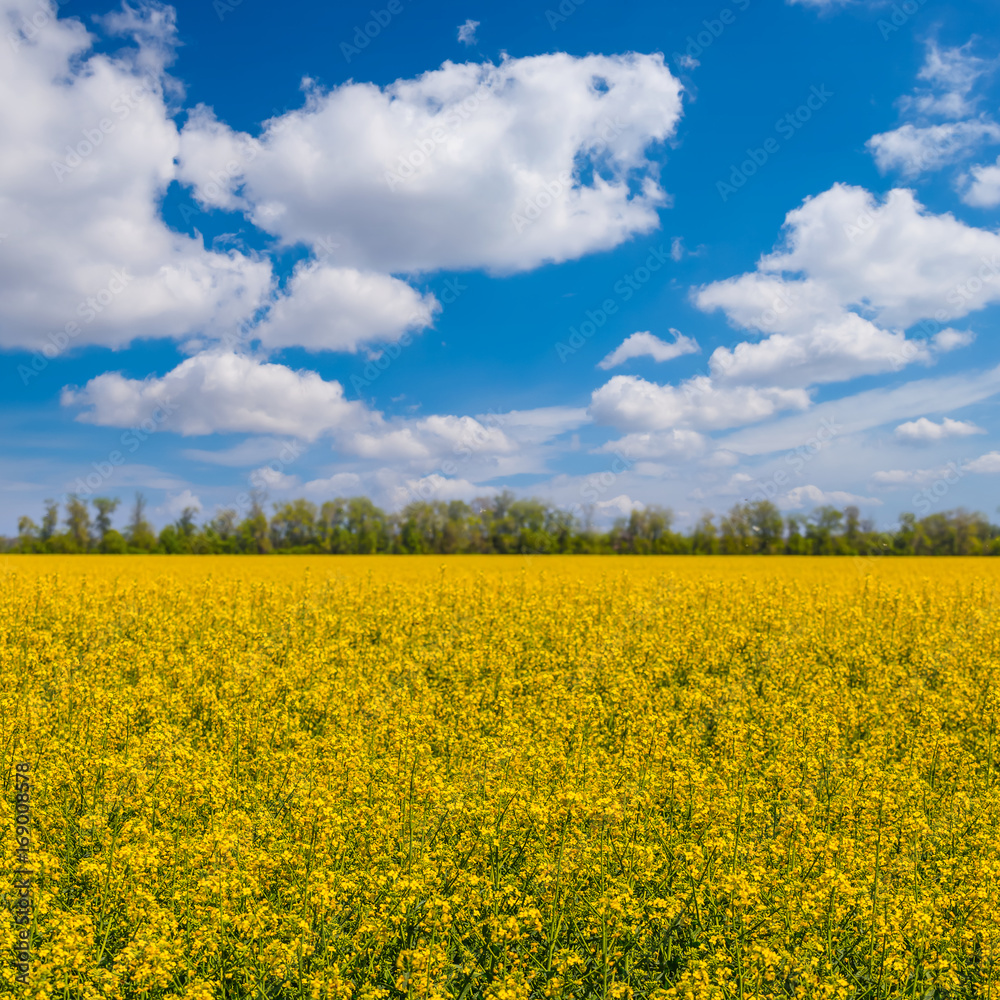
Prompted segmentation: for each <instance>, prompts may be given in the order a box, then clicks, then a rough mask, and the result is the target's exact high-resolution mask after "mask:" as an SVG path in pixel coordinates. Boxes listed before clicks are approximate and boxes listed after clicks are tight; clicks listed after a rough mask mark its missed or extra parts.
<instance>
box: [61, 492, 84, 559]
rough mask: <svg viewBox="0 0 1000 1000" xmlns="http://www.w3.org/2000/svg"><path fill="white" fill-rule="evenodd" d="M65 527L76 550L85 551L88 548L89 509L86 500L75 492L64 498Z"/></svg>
mask: <svg viewBox="0 0 1000 1000" xmlns="http://www.w3.org/2000/svg"><path fill="white" fill-rule="evenodd" d="M66 528H67V531H68V533H69V537H70V540H71V541H72V543H73V547H74V548H75V549H76V550H77V551H78V552H86V551H87V550H88V549H89V548H90V511H89V510H88V509H87V501H86V500H81V499H80V497H78V496H77V495H76V494H75V493H70V495H69V496H68V497H67V498H66Z"/></svg>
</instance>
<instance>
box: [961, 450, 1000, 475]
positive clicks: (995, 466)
mask: <svg viewBox="0 0 1000 1000" xmlns="http://www.w3.org/2000/svg"><path fill="white" fill-rule="evenodd" d="M963 469H964V470H965V471H966V472H977V473H986V474H992V473H996V472H1000V451H991V452H988V453H987V454H985V455H980V456H979V458H974V459H973V460H972V461H971V462H967V463H966V464H965V465H964V466H963Z"/></svg>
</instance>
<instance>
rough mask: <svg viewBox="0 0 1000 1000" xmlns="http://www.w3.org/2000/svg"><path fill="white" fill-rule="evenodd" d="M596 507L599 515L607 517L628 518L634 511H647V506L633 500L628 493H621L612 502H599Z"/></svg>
mask: <svg viewBox="0 0 1000 1000" xmlns="http://www.w3.org/2000/svg"><path fill="white" fill-rule="evenodd" d="M594 506H595V507H596V508H597V513H598V514H599V515H601V514H603V515H604V516H605V517H608V516H613V517H628V516H629V514H631V513H632V511H634V510H645V509H646V505H645V504H644V503H641V502H640V501H638V500H633V499H632V498H631V497H630V496H629V495H628V494H627V493H620V494H619V495H618V496H616V497H612V498H611V499H610V500H598V501H597V502H596V503H595V504H594Z"/></svg>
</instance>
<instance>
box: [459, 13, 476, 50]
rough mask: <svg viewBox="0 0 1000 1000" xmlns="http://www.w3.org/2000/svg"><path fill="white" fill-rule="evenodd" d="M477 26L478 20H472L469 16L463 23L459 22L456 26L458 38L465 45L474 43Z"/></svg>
mask: <svg viewBox="0 0 1000 1000" xmlns="http://www.w3.org/2000/svg"><path fill="white" fill-rule="evenodd" d="M478 27H479V22H478V21H473V20H472V19H471V18H470V19H469V20H468V21H466V22H465V24H460V25H459V26H458V40H459V41H460V42H462V43H463V44H465V45H475V44H476V28H478Z"/></svg>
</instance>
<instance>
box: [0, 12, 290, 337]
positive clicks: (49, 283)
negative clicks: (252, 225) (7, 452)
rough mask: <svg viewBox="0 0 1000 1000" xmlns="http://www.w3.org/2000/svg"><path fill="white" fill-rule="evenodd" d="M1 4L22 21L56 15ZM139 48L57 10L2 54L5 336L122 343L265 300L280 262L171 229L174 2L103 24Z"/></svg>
mask: <svg viewBox="0 0 1000 1000" xmlns="http://www.w3.org/2000/svg"><path fill="white" fill-rule="evenodd" d="M45 9H46V8H45V7H44V6H40V5H38V4H37V3H35V2H34V0H0V17H2V18H3V19H4V21H5V22H7V23H8V25H9V26H10V27H11V29H13V25H14V24H15V23H19V21H21V20H23V19H30V18H31V17H33V16H38V14H39V12H44V11H45ZM104 25H105V28H106V29H109V30H115V31H121V32H127V33H129V34H132V35H133V36H134V37H135V40H136V42H137V47H136V48H133V49H129V50H125V51H124V52H122V53H119V54H117V55H115V56H109V55H105V54H99V53H94V52H93V51H92V45H93V43H94V41H95V38H94V36H93V35H90V34H88V32H87V31H86V30H85V29H84V27H83V25H82V24H81V23H80V21H78V20H75V19H73V20H67V19H56V18H55V17H54V11H50V20H49V21H48V23H46V24H45V25H44V28H43V29H39V30H37V31H34V32H33V36H32V38H31V39H27V38H22V39H21V40H20V41H18V42H17V44H14V43H13V42H12V41H11V39H12V38H14V35H13V34H11V38H6V36H5V42H4V55H3V58H2V59H0V93H3V94H5V95H6V96H5V97H4V99H3V100H2V101H0V134H3V136H4V155H3V157H2V159H0V190H2V191H3V194H4V218H3V232H4V233H5V234H6V238H5V239H4V240H3V241H2V242H0V346H2V347H24V348H29V349H33V350H42V349H45V350H46V352H47V355H48V356H54V355H55V354H57V353H59V352H61V351H62V350H63V349H66V348H68V347H75V346H80V345H84V344H102V345H107V346H111V347H120V346H122V345H125V344H127V343H129V342H130V341H132V340H135V339H138V338H143V337H175V338H182V337H186V336H189V335H190V334H191V333H192V332H194V331H198V332H200V333H208V334H212V333H218V332H220V331H223V330H226V329H230V328H231V327H233V326H235V325H236V324H237V323H238V322H240V321H241V320H243V319H244V318H246V317H248V316H250V315H252V314H253V312H254V310H255V309H256V308H257V307H258V306H259V305H260V304H261V303H262V302H263V301H264V300H265V299H266V296H267V294H268V291H269V289H270V285H271V268H270V265H269V264H268V263H266V262H263V261H260V260H257V259H255V258H254V257H253V255H249V254H242V253H237V252H235V251H232V252H229V253H213V252H210V251H207V250H205V248H204V246H203V244H202V242H201V240H200V239H192V238H189V237H187V236H183V235H180V234H178V233H176V232H173V231H172V230H170V229H169V228H168V227H167V225H166V224H165V223H164V221H163V219H162V218H161V216H160V202H161V200H162V198H163V196H164V194H165V193H166V190H167V187H168V185H169V184H170V183H171V181H172V180H173V179H174V177H175V174H176V168H175V165H174V157H175V156H176V155H177V153H178V152H179V138H178V134H177V128H176V126H175V124H174V122H173V120H172V118H171V117H170V115H171V114H172V113H173V111H174V110H175V108H174V107H173V105H172V104H171V101H172V97H171V94H176V93H178V92H179V87H178V86H177V85H176V83H174V82H173V81H171V80H170V79H169V78H168V77H167V76H166V75H165V73H164V67H165V66H166V65H167V64H168V63H169V62H170V61H171V59H172V48H173V44H174V25H173V12H172V10H171V9H170V8H167V7H160V6H147V7H141V8H138V9H137V10H133V9H126V12H124V13H122V14H118V15H114V16H112V17H111V18H109V19H105V20H104Z"/></svg>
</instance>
